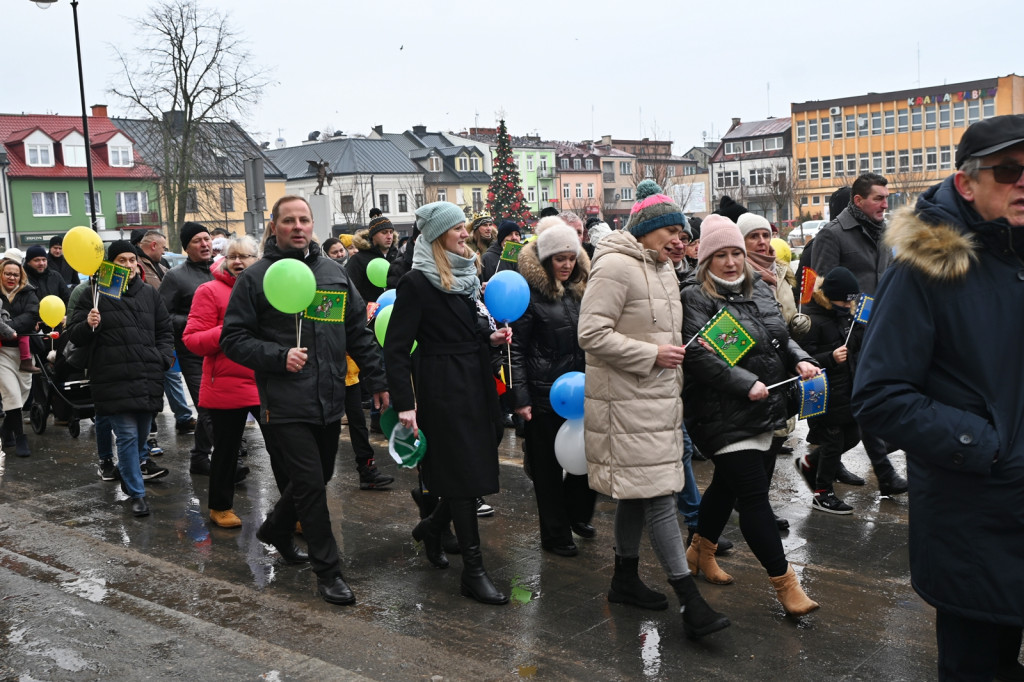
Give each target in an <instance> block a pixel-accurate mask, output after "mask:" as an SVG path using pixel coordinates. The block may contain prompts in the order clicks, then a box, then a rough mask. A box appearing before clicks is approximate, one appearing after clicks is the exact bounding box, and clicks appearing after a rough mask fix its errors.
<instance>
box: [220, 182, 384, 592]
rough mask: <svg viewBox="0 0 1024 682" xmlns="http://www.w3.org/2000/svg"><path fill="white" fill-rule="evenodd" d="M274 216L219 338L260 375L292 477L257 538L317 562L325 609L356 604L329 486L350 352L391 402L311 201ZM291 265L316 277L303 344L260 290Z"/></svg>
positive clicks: (280, 461) (289, 557)
mask: <svg viewBox="0 0 1024 682" xmlns="http://www.w3.org/2000/svg"><path fill="white" fill-rule="evenodd" d="M273 216H274V219H273V220H272V221H271V222H270V224H269V226H268V227H267V229H268V230H270V231H271V236H270V237H269V238H268V239H267V242H266V244H265V246H264V254H263V259H262V260H260V261H259V262H258V263H256V264H255V265H253V266H252V267H250V268H248V269H246V270H245V271H244V272H243V273H242V274H241V275H239V277H238V281H237V282H236V283H235V287H234V291H233V292H232V294H231V300H230V302H229V303H228V308H227V312H226V314H225V316H224V329H223V331H222V333H221V347H222V348H223V349H224V353H225V354H226V355H227V356H228V357H229V358H230V359H232V360H234V361H235V362H237V363H239V364H240V365H243V366H245V367H250V368H252V369H253V370H254V371H255V373H256V387H257V389H258V390H259V394H260V411H261V414H260V419H261V421H262V422H263V423H264V425H265V428H264V434H265V435H266V445H267V451H268V452H269V453H270V458H271V463H272V465H273V466H274V468H275V470H282V471H283V472H284V474H285V475H286V477H287V479H288V480H287V481H282V482H284V483H285V485H284V489H283V491H282V493H281V498H280V499H279V500H278V501H277V504H275V505H274V508H273V509H272V510H271V512H270V514H269V515H268V516H267V519H266V521H265V522H264V523H263V525H262V526H260V529H259V531H257V533H256V537H257V538H258V539H259V540H260V541H262V542H265V543H267V544H270V545H273V546H274V548H276V549H277V551H278V553H279V554H280V555H281V557H282V558H283V559H284V560H285V561H287V562H289V563H301V562H304V561H309V562H311V564H312V566H313V571H314V572H315V573H316V575H317V584H318V586H319V590H320V594H321V596H322V597H323V598H324V600H325V601H327V602H330V603H332V604H353V603H355V595H354V594H353V593H352V590H351V589H349V587H348V585H347V584H346V583H345V580H344V578H343V576H342V574H341V560H340V559H339V556H338V545H337V542H336V541H335V539H334V533H333V532H332V531H331V518H330V513H329V512H328V508H327V490H326V485H327V482H328V481H329V480H330V478H331V475H332V474H333V473H334V461H335V457H336V456H337V453H338V437H339V435H340V433H341V416H342V414H344V412H345V354H346V353H348V354H349V355H351V356H352V359H353V360H354V361H355V362H356V364H358V365H359V370H360V383H363V382H365V383H366V384H367V387H368V388H369V390H370V391H371V392H372V393H373V394H374V402H375V403H376V404H378V405H380V406H381V408H382V409H383V408H384V407H387V404H388V394H387V392H386V391H385V384H384V372H383V370H382V369H381V357H380V350H379V349H378V347H377V345H376V343H375V341H374V340H373V337H372V335H371V334H370V332H369V330H367V328H366V317H365V314H366V313H365V305H364V304H363V301H362V298H360V296H359V294H358V292H357V291H356V290H355V288H354V287H353V286H352V283H351V282H350V281H349V278H348V276H347V275H346V274H345V271H344V270H342V269H341V268H339V267H338V266H337V264H336V263H334V262H333V261H332V260H330V259H329V258H327V257H325V256H323V254H322V253H321V251H320V247H319V245H317V244H316V243H315V242H313V214H312V211H311V210H310V208H309V204H308V203H306V200H305V199H303V198H301V197H296V196H285V197H282V198H281V199H279V200H278V202H277V203H276V204H275V205H274V210H273ZM285 258H293V259H296V260H299V261H301V262H303V263H305V264H306V265H307V266H309V268H310V270H312V271H313V275H314V276H315V277H316V291H317V293H316V296H315V298H314V300H313V301H312V302H311V303H310V305H309V307H308V308H307V309H306V311H305V314H304V316H303V318H302V332H301V339H302V344H303V345H302V346H299V345H298V343H297V339H296V330H295V319H296V318H295V315H286V314H284V313H281V312H279V311H278V310H276V309H275V308H274V307H273V306H271V305H270V303H269V302H268V300H267V296H266V293H265V292H264V290H263V278H264V275H265V274H266V272H267V269H268V268H270V266H271V265H272V264H274V263H276V262H277V261H280V260H282V259H285ZM326 303H330V305H325V304H326ZM296 521H300V522H301V523H302V533H303V536H304V537H305V539H306V542H307V544H308V546H309V554H308V555H307V554H306V553H305V552H303V551H301V550H300V549H298V548H297V547H296V546H295V543H294V540H293V539H292V532H293V530H294V529H295V522H296Z"/></svg>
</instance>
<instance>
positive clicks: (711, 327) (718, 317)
mask: <svg viewBox="0 0 1024 682" xmlns="http://www.w3.org/2000/svg"><path fill="white" fill-rule="evenodd" d="M698 338H699V339H701V340H702V341H701V343H702V344H703V345H704V346H705V347H706V348H708V349H709V350H712V351H714V352H715V353H716V354H717V355H718V356H719V357H720V358H722V359H723V360H725V361H726V362H727V363H729V366H730V367H735V366H736V363H737V362H739V361H740V358H742V357H743V356H744V355H746V354H747V352H748V351H749V350H750V349H751V348H753V347H754V346H755V345H756V344H757V341H756V340H755V339H754V337H753V336H751V335H750V332H748V331H747V330H746V328H745V327H744V326H743V325H742V324H740V323H739V321H738V320H737V319H736V318H735V317H733V316H732V314H731V313H730V312H729V311H728V310H726V309H725V308H722V309H721V310H719V311H718V312H717V313H716V314H715V315H714V316H713V317H712V318H711V319H710V320H708V321H707V322H706V323H705V324H704V326H703V327H701V328H700V329H699V330H697V333H696V334H694V335H693V337H692V338H691V339H690V340H689V341H687V342H686V343H685V344H683V349H684V350H685V349H686V348H687V347H689V345H690V344H691V343H693V342H694V341H696V340H697V339H698ZM664 373H665V370H662V371H661V372H659V373H658V376H659V377H660V376H661V375H662V374H664Z"/></svg>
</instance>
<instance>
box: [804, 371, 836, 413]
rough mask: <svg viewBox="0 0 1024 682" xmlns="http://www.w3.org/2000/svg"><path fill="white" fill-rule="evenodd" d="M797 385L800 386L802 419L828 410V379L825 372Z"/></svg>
mask: <svg viewBox="0 0 1024 682" xmlns="http://www.w3.org/2000/svg"><path fill="white" fill-rule="evenodd" d="M797 385H798V386H799V387H800V419H807V418H808V417H817V416H818V415H822V414H825V413H826V412H828V379H827V378H826V377H825V373H824V372H822V373H821V374H819V375H818V376H816V377H814V378H813V379H808V380H807V381H799V382H797Z"/></svg>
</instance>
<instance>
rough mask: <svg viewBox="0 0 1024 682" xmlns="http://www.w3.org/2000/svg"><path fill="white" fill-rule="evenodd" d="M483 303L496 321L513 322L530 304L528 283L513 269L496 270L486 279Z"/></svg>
mask: <svg viewBox="0 0 1024 682" xmlns="http://www.w3.org/2000/svg"><path fill="white" fill-rule="evenodd" d="M484 304H485V305H486V306H487V310H488V312H490V313H491V317H493V318H494V319H495V320H497V321H498V322H515V321H516V320H518V319H519V318H520V317H522V315H523V313H525V312H526V308H527V306H529V305H530V285H529V284H527V283H526V279H525V278H524V277H523V276H522V275H520V274H519V273H518V272H515V271H514V270H503V271H501V272H497V273H495V274H494V276H493V277H491V278H490V279H489V280H488V281H487V288H486V289H484Z"/></svg>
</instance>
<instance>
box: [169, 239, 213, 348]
mask: <svg viewBox="0 0 1024 682" xmlns="http://www.w3.org/2000/svg"><path fill="white" fill-rule="evenodd" d="M212 281H213V274H212V273H211V272H210V261H206V260H203V261H194V260H191V259H188V260H186V261H185V262H184V263H182V264H181V265H176V266H174V267H173V268H171V269H170V270H168V271H167V274H165V275H164V278H163V279H162V280H161V281H160V298H161V299H163V302H164V307H165V308H167V312H168V314H169V315H170V316H171V328H172V329H173V330H174V349H175V350H176V351H177V352H178V355H179V356H181V355H183V354H187V355H193V353H192V351H190V350H189V349H188V348H185V344H184V343H182V342H181V335H182V333H183V332H184V331H185V325H186V324H187V323H188V312H189V311H190V310H191V309H192V297H193V296H195V295H196V289H198V288H199V285H200V284H205V283H207V282H212Z"/></svg>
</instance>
